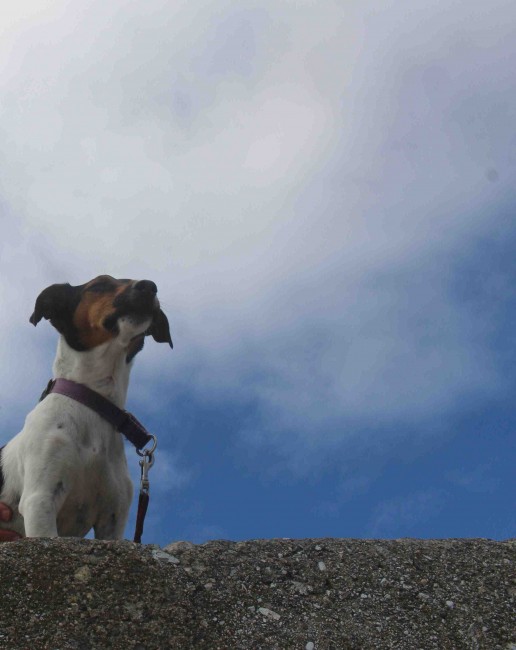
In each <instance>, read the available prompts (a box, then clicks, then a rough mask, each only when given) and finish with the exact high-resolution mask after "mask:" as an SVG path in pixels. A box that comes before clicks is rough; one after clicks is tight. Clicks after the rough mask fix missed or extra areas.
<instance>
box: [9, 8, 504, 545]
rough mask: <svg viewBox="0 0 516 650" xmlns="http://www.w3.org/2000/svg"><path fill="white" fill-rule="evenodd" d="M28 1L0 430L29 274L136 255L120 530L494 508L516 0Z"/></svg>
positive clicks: (13, 25)
mask: <svg viewBox="0 0 516 650" xmlns="http://www.w3.org/2000/svg"><path fill="white" fill-rule="evenodd" d="M39 5H40V3H36V2H33V1H30V2H21V3H19V6H18V5H17V7H10V8H9V9H8V10H6V9H3V10H2V11H3V12H4V14H3V15H2V20H1V21H0V32H1V33H0V36H1V38H0V60H1V61H2V62H3V63H2V67H1V69H0V79H1V83H0V94H1V97H0V103H1V107H2V114H1V115H2V116H1V119H0V138H1V141H2V147H0V216H1V219H2V240H1V241H0V268H1V274H0V296H1V300H2V305H3V306H4V309H3V310H2V313H1V314H0V332H1V339H2V342H3V345H2V348H1V351H0V416H1V418H2V422H3V424H2V428H1V431H2V433H1V434H0V442H4V441H6V440H8V439H9V438H10V437H11V435H12V434H14V433H15V432H16V431H17V430H18V429H19V428H20V427H21V424H22V422H23V418H24V416H25V413H26V412H27V411H28V410H29V409H30V408H31V406H32V405H33V403H34V401H35V399H36V398H37V396H38V395H39V394H40V392H41V390H42V387H43V386H44V385H45V383H46V381H47V380H48V378H49V372H50V368H51V364H52V359H53V354H54V350H55V344H56V335H55V333H54V332H53V331H52V329H51V327H50V326H49V325H48V324H43V325H42V326H41V327H38V329H37V330H34V328H32V327H31V326H30V325H29V324H28V317H29V315H30V313H31V312H32V308H33V304H34V300H35V297H36V296H37V294H38V293H39V291H40V290H41V289H42V288H44V287H45V286H47V285H48V284H51V283H53V282H64V281H69V282H71V283H72V284H78V283H82V282H84V281H86V280H88V279H90V278H91V277H93V276H95V275H98V274H100V273H109V274H111V275H114V276H115V277H132V278H149V279H152V280H154V281H155V282H156V283H157V284H158V287H159V295H160V299H161V300H162V303H163V305H164V307H165V310H166V312H167V313H168V316H169V319H170V321H171V326H172V335H173V339H174V343H175V348H174V351H172V352H170V351H167V350H164V349H163V346H158V345H152V342H150V341H149V342H148V343H147V345H146V347H145V349H144V351H143V352H142V354H140V355H139V356H138V358H137V360H136V364H135V368H134V371H133V378H132V382H131V386H130V395H129V403H128V407H129V408H130V409H131V410H132V411H133V412H134V413H135V414H136V415H137V417H138V418H139V419H140V420H142V421H143V422H144V423H145V424H146V425H147V426H148V428H150V429H152V430H153V431H155V433H156V434H157V435H158V438H159V454H158V456H157V460H156V465H155V467H154V468H153V470H152V472H151V479H153V480H152V502H151V508H150V512H149V515H148V523H147V525H146V532H145V541H147V542H154V543H160V544H165V543H167V542H169V541H171V540H173V539H189V540H192V541H195V542H201V541H205V540H207V539H212V538H228V539H247V538H256V537H314V536H340V537H401V536H415V537H461V536H475V537H491V538H496V539H502V538H507V537H510V536H514V534H515V528H516V517H515V514H514V507H513V501H514V493H515V485H514V470H513V467H514V442H513V441H514V429H515V425H516V411H515V409H514V398H513V395H514V394H515V389H516V385H515V384H516V370H514V363H513V361H514V358H515V352H516V348H515V344H514V336H513V327H512V325H511V323H512V321H513V319H514V317H515V316H516V307H515V300H514V299H515V289H514V286H515V279H516V262H515V261H514V253H513V251H514V249H515V244H516V228H515V227H514V223H515V213H516V194H515V190H514V186H515V185H514V181H515V179H516V127H515V126H514V125H515V124H516V119H515V118H516V114H515V110H516V109H515V108H514V107H515V106H516V90H514V70H513V68H514V65H513V61H514V60H515V57H516V43H515V42H514V38H513V33H514V27H515V24H516V7H514V5H513V3H509V2H503V1H501V0H493V2H490V3H488V4H486V3H481V2H473V3H470V4H469V5H468V8H467V12H466V11H465V9H464V3H462V2H458V0H452V1H451V2H449V3H447V6H446V9H445V10H443V5H442V3H440V2H437V1H436V0H430V1H428V0H425V2H422V1H421V2H419V1H416V2H414V1H412V2H406V1H405V0H400V1H398V2H396V3H386V2H378V1H375V2H367V1H365V2H364V1H362V2H347V3H344V2H330V1H320V0H319V1H318V2H313V1H311V0H306V1H303V0H299V1H296V2H291V1H285V2H277V1H275V2H272V1H271V2H268V1H261V0H260V1H258V0H257V1H255V2H250V1H249V2H248V1H244V2H240V3H238V6H236V5H235V4H234V3H231V2H225V1H212V2H191V1H190V2H183V1H178V2H161V1H160V0H148V2H145V3H143V2H142V3H126V2H121V1H120V0H113V1H112V2H110V3H101V2H99V1H96V0H95V1H89V2H88V3H86V2H82V1H79V2H75V3H73V5H72V4H70V3H66V2H48V3H45V9H44V10H42V9H41V7H40V6H39ZM6 11H8V13H5V12H6ZM128 453H129V462H130V464H131V465H132V467H133V471H134V475H135V477H136V475H137V469H138V468H137V460H136V457H135V455H134V454H133V453H132V451H131V450H129V449H128ZM132 525H133V520H131V522H130V525H129V528H131V527H132ZM127 534H128V536H130V535H131V530H129V529H128V533H127Z"/></svg>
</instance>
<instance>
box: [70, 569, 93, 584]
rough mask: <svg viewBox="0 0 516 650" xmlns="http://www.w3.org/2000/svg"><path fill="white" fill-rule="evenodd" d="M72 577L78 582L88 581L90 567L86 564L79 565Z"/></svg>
mask: <svg viewBox="0 0 516 650" xmlns="http://www.w3.org/2000/svg"><path fill="white" fill-rule="evenodd" d="M73 577H74V578H75V579H76V580H78V581H79V582H88V580H89V579H90V578H91V569H90V567H88V566H81V567H79V568H78V569H77V571H76V572H75V573H74V574H73Z"/></svg>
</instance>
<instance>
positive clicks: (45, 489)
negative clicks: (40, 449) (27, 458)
mask: <svg viewBox="0 0 516 650" xmlns="http://www.w3.org/2000/svg"><path fill="white" fill-rule="evenodd" d="M42 461H43V462H42ZM44 461H45V459H44V457H42V458H38V459H35V460H34V461H33V462H29V463H27V465H26V467H25V480H24V484H23V491H22V496H21V499H20V503H19V505H18V510H19V511H20V514H21V515H22V516H23V519H24V525H25V535H26V536H27V537H57V534H58V533H57V513H58V512H59V509H60V508H61V506H62V505H63V503H64V501H65V499H66V496H67V494H68V491H69V487H70V480H69V477H68V476H66V473H65V472H64V466H63V465H61V466H60V465H59V463H52V462H50V461H49V460H48V459H47V462H44ZM59 468H60V469H59Z"/></svg>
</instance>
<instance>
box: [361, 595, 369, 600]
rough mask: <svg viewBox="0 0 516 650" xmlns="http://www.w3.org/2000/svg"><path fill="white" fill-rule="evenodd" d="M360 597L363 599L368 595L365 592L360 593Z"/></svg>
mask: <svg viewBox="0 0 516 650" xmlns="http://www.w3.org/2000/svg"><path fill="white" fill-rule="evenodd" d="M360 598H362V600H365V599H366V598H369V596H368V595H367V594H360Z"/></svg>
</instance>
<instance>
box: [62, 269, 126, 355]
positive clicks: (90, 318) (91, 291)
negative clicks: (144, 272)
mask: <svg viewBox="0 0 516 650" xmlns="http://www.w3.org/2000/svg"><path fill="white" fill-rule="evenodd" d="M131 284H132V280H115V278H112V277H111V276H109V275H99V277H97V278H95V279H94V280H91V282H88V283H87V284H86V285H84V288H83V289H82V295H81V299H80V301H79V304H78V305H77V307H76V309H75V312H74V315H73V325H74V327H75V328H76V329H77V333H78V337H79V339H80V341H81V343H82V344H83V345H84V346H85V347H86V348H87V349H91V348H94V347H96V346H97V345H101V344H102V343H106V341H109V340H111V339H112V338H115V336H116V335H117V333H118V332H117V330H116V329H114V328H106V322H108V321H109V317H110V316H114V315H115V313H116V307H115V306H114V304H113V303H114V301H115V298H116V297H117V296H119V295H120V294H121V293H123V292H124V291H125V290H127V288H128V287H129V286H130V285H131Z"/></svg>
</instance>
